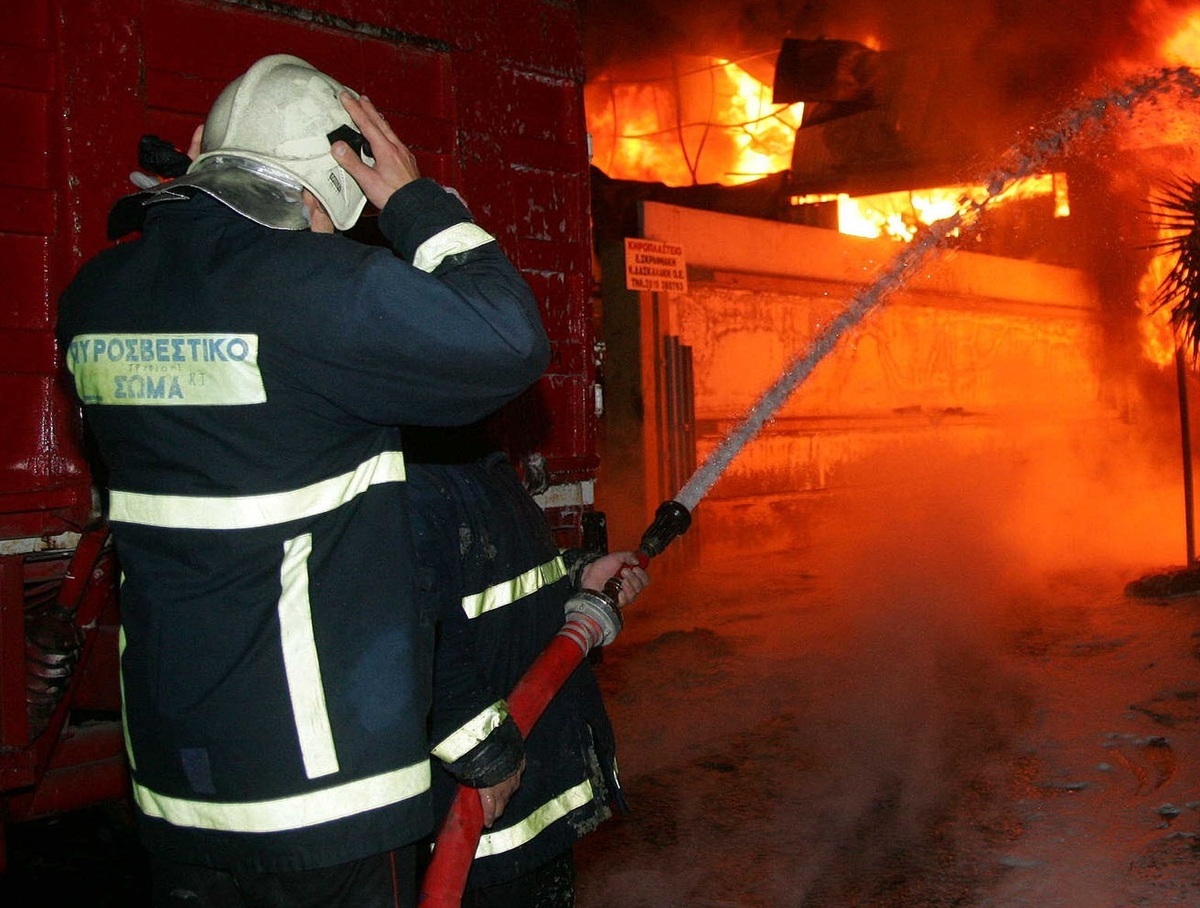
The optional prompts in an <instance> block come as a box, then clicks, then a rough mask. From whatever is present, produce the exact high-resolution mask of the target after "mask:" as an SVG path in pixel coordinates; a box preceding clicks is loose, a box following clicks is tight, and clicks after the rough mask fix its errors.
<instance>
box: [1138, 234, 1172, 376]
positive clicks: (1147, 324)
mask: <svg viewBox="0 0 1200 908" xmlns="http://www.w3.org/2000/svg"><path fill="white" fill-rule="evenodd" d="M1163 235H1164V236H1165V235H1166V234H1165V233H1164V234H1163ZM1177 258H1178V255H1177V254H1173V253H1164V254H1162V255H1156V256H1154V258H1152V259H1151V260H1150V265H1149V267H1148V268H1147V269H1146V273H1145V274H1143V275H1142V278H1141V280H1140V281H1138V300H1137V304H1138V309H1140V310H1141V312H1142V318H1141V321H1140V323H1139V325H1138V333H1139V334H1140V335H1141V339H1142V353H1143V354H1145V356H1146V359H1148V360H1150V362H1152V363H1154V364H1155V365H1156V366H1169V365H1171V364H1172V363H1173V362H1174V360H1175V348H1176V346H1177V340H1176V337H1175V329H1174V328H1173V327H1172V326H1171V313H1170V311H1169V310H1168V309H1167V308H1166V307H1163V308H1160V309H1158V310H1157V311H1154V299H1155V296H1156V295H1157V293H1158V288H1159V287H1161V286H1162V282H1163V280H1164V279H1165V278H1166V276H1167V275H1168V274H1170V272H1171V268H1172V267H1173V266H1174V264H1175V260H1176V259H1177Z"/></svg>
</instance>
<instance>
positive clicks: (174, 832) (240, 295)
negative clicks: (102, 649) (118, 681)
mask: <svg viewBox="0 0 1200 908" xmlns="http://www.w3.org/2000/svg"><path fill="white" fill-rule="evenodd" d="M380 229H381V230H382V232H383V233H384V235H385V236H386V237H387V238H388V240H389V241H390V242H391V243H392V246H393V249H394V253H393V250H389V249H384V248H377V247H371V246H367V245H364V244H360V243H356V242H354V241H351V240H349V239H347V238H345V237H342V236H337V235H322V234H314V233H310V232H307V231H304V232H288V231H280V230H271V229H268V228H265V227H261V226H259V225H257V224H255V223H253V222H251V221H249V220H247V219H246V218H243V217H241V216H240V215H238V214H236V213H235V212H233V211H231V210H230V209H228V208H226V207H225V206H223V205H221V204H220V203H218V202H216V201H214V200H212V199H211V198H209V197H207V196H204V195H197V196H195V197H193V198H190V199H186V198H185V199H180V200H177V201H171V200H167V201H162V202H159V203H157V204H155V205H154V206H152V207H151V208H150V210H149V214H148V216H147V219H146V224H145V229H144V233H143V234H142V236H141V237H139V238H138V239H136V240H134V241H132V242H129V243H125V244H121V245H118V246H116V247H114V248H111V249H108V250H106V251H105V252H103V253H101V254H100V255H99V256H97V257H96V258H95V259H93V260H92V261H91V262H89V263H88V264H86V265H85V266H84V268H83V269H82V270H81V272H80V273H79V274H78V276H77V277H76V279H75V280H74V281H73V283H72V284H71V285H70V286H69V287H68V288H67V290H66V292H65V293H64V294H63V297H62V300H61V305H60V316H59V326H58V333H59V338H60V342H61V343H62V344H63V345H64V352H65V357H66V362H67V366H68V368H69V369H70V371H71V372H72V373H73V375H74V379H75V385H76V389H77V391H78V393H79V395H80V398H81V399H82V401H83V407H84V413H85V419H86V422H87V424H88V426H89V427H90V429H91V431H92V433H93V434H94V437H95V441H96V445H97V448H98V450H99V453H100V455H101V456H102V459H103V462H104V465H105V467H106V469H107V485H108V487H109V490H110V493H109V502H108V517H109V520H110V521H111V524H112V528H113V536H114V539H115V543H116V548H117V553H118V557H119V559H120V563H121V568H122V571H123V580H122V584H121V621H122V639H121V674H122V684H123V691H124V708H125V717H126V724H127V729H128V731H127V741H128V754H129V761H130V765H131V770H132V780H133V793H134V797H135V800H136V803H137V806H138V808H139V812H140V814H141V818H142V820H143V824H142V825H143V833H144V840H145V842H146V844H147V846H148V847H149V848H150V849H151V850H153V851H156V852H160V853H163V854H164V855H166V856H168V857H170V858H172V859H176V860H183V861H188V862H192V863H205V864H210V865H214V866H218V867H227V868H233V869H249V870H275V871H278V870H294V869H305V868H311V867H320V866H327V865H330V864H334V863H340V862H343V861H348V860H353V859H357V858H360V857H363V856H365V855H368V854H372V853H376V852H380V851H383V850H387V849H390V848H395V847H400V846H402V845H404V844H406V843H409V842H412V841H414V840H416V839H418V838H420V837H422V836H423V835H425V834H426V833H427V832H428V830H429V828H430V824H431V822H432V812H431V804H430V793H429V787H430V763H429V759H428V754H429V746H430V742H429V741H428V738H427V717H428V710H429V705H430V665H431V658H432V627H431V625H430V624H429V623H428V622H423V621H422V620H421V618H420V615H419V610H418V608H417V605H416V603H415V601H414V590H413V565H412V560H411V547H410V541H411V540H410V531H409V526H408V505H407V502H406V498H405V495H404V492H403V486H404V480H405V461H404V454H403V450H402V445H401V434H400V432H399V430H398V429H396V428H394V427H395V426H396V425H398V424H401V423H415V424H424V425H454V424H459V423H466V422H472V421H474V420H477V419H479V418H481V417H482V416H484V415H486V414H488V413H490V412H491V411H493V410H494V409H496V408H497V407H499V406H500V405H502V404H503V403H505V402H506V401H508V400H509V399H511V398H512V397H514V396H515V395H516V394H518V393H519V392H520V391H522V390H523V389H525V388H526V387H527V386H529V385H530V384H531V383H532V382H533V381H535V380H536V379H537V378H538V376H539V375H540V374H541V372H542V370H543V369H544V367H545V365H546V363H547V361H548V358H549V347H548V341H547V338H546V335H545V333H544V330H543V328H542V325H541V321H540V318H539V315H538V310H537V305H536V302H535V300H534V299H533V297H532V294H531V292H530V290H529V288H528V286H527V285H526V284H525V282H524V280H523V279H522V278H521V277H520V276H519V274H518V272H517V271H516V270H515V268H514V267H513V266H512V265H511V264H510V263H509V261H508V260H507V259H506V258H505V257H504V255H503V254H502V253H501V252H500V250H499V248H498V246H497V244H496V243H495V241H494V240H493V238H492V237H490V236H489V235H488V234H487V233H485V232H484V231H483V230H481V229H480V228H478V227H477V226H476V225H474V224H473V223H471V222H470V215H469V213H468V212H467V211H466V209H465V208H464V207H463V206H462V205H461V204H460V203H459V202H458V201H456V200H455V199H454V198H453V197H452V196H451V195H450V194H448V193H447V192H446V191H444V190H443V189H442V188H441V187H439V186H438V185H437V184H435V183H433V182H431V181H429V180H425V179H422V180H418V181H415V182H413V183H411V184H409V185H407V186H405V187H403V188H402V189H400V190H399V191H398V192H396V193H395V194H394V195H393V196H392V198H391V199H390V200H389V202H388V204H387V206H386V207H385V209H384V211H383V212H382V213H381V216H380ZM410 262H411V263H413V264H410Z"/></svg>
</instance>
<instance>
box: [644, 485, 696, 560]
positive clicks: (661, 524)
mask: <svg viewBox="0 0 1200 908" xmlns="http://www.w3.org/2000/svg"><path fill="white" fill-rule="evenodd" d="M691 525H692V512H691V511H689V510H688V509H687V508H685V507H684V506H683V505H681V504H680V503H679V502H678V501H675V500H674V499H668V500H667V501H664V502H663V503H662V504H660V505H659V506H658V510H656V511H655V512H654V522H653V523H651V524H650V526H649V527H648V528H647V529H646V532H645V533H643V534H642V542H641V544H640V545H639V546H638V548H639V549H641V550H642V551H643V552H645V553H646V557H647V558H654V557H656V556H658V555H661V554H662V552H663V549H665V548H666V547H667V546H668V545H669V544H670V543H671V542H672V541H673V540H674V539H675V537H677V536H682V535H683V534H684V532H686V531H687V528H688V527H690V526H691Z"/></svg>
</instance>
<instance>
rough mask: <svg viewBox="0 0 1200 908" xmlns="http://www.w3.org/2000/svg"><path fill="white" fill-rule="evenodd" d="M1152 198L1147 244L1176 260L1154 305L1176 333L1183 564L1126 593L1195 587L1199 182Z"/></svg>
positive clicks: (1199, 578) (1198, 575)
mask: <svg viewBox="0 0 1200 908" xmlns="http://www.w3.org/2000/svg"><path fill="white" fill-rule="evenodd" d="M1154 202H1155V206H1156V208H1155V211H1154V214H1155V216H1156V217H1157V219H1158V226H1159V228H1160V230H1161V231H1162V232H1163V234H1164V238H1163V239H1161V240H1159V241H1158V242H1156V243H1154V244H1152V248H1155V249H1158V250H1160V254H1162V255H1173V256H1175V263H1174V264H1173V265H1172V267H1171V270H1170V271H1169V272H1168V273H1167V276H1166V277H1165V278H1163V281H1162V283H1161V284H1160V285H1159V287H1158V290H1157V292H1156V294H1155V298H1154V304H1153V311H1155V312H1157V311H1160V310H1163V309H1166V310H1167V311H1168V312H1169V313H1170V316H1171V328H1172V330H1173V332H1174V335H1175V379H1176V384H1177V386H1178V388H1179V425H1180V436H1181V438H1182V443H1183V497H1184V514H1185V521H1186V526H1185V529H1186V534H1187V566H1186V567H1184V568H1182V569H1178V570H1172V571H1166V572H1164V573H1160V574H1151V575H1150V576H1147V577H1142V578H1140V579H1139V580H1135V581H1133V582H1132V583H1130V584H1128V585H1127V586H1126V588H1125V592H1126V593H1127V594H1128V595H1131V596H1141V597H1145V598H1156V599H1157V598H1164V597H1172V596H1187V595H1194V594H1196V593H1200V566H1197V563H1196V530H1195V505H1194V496H1193V484H1192V446H1191V428H1190V423H1189V419H1188V394H1187V363H1188V361H1189V359H1190V360H1191V362H1193V363H1194V362H1196V360H1197V356H1198V354H1200V182H1198V181H1196V180H1193V179H1191V178H1184V177H1180V178H1176V179H1175V180H1173V181H1172V182H1170V183H1168V184H1167V185H1166V186H1165V187H1164V188H1163V190H1162V192H1161V194H1160V195H1159V197H1158V198H1157V199H1155V200H1154Z"/></svg>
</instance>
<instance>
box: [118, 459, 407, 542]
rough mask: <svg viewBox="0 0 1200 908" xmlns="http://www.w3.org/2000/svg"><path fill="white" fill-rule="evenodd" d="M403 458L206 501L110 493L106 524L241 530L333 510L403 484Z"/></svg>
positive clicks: (366, 463) (191, 497) (368, 462)
mask: <svg viewBox="0 0 1200 908" xmlns="http://www.w3.org/2000/svg"><path fill="white" fill-rule="evenodd" d="M404 476H405V473H404V454H403V452H401V451H384V452H383V453H382V454H378V455H376V456H375V457H372V458H371V459H370V460H366V461H363V462H362V463H361V464H359V465H358V467H357V468H355V469H354V470H352V471H351V472H349V473H343V474H342V475H340V476H334V477H332V478H330V479H323V480H321V481H320V482H316V483H313V484H312V485H310V486H305V487H304V488H301V489H293V490H292V491H290V492H275V493H272V494H269V495H246V496H242V497H233V498H209V497H205V496H200V495H151V494H147V493H143V492H122V491H121V490H119V489H113V490H112V492H111V493H110V495H109V520H110V521H113V522H119V523H138V524H142V525H144V526H155V527H169V528H171V529H177V530H246V529H251V528H253V527H265V526H272V525H273V524H278V523H287V522H288V521H290V520H300V519H303V518H305V517H314V516H316V515H317V514H324V513H327V512H328V511H332V510H334V509H336V508H338V507H340V506H341V505H343V504H346V503H347V502H348V501H351V500H353V499H354V498H355V497H356V496H358V495H361V494H362V493H363V492H365V491H366V490H367V489H369V488H370V487H371V486H374V485H380V484H381V483H385V482H403V481H404Z"/></svg>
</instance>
